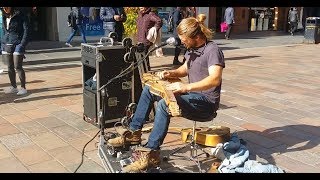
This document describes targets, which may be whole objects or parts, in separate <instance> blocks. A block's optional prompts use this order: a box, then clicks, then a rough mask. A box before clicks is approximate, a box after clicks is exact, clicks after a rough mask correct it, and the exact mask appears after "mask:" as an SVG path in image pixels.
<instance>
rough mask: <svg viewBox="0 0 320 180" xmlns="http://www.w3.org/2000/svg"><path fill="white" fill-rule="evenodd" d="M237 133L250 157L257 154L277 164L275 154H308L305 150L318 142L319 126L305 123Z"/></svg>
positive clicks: (319, 140)
mask: <svg viewBox="0 0 320 180" xmlns="http://www.w3.org/2000/svg"><path fill="white" fill-rule="evenodd" d="M237 133H238V135H239V137H240V138H242V139H243V140H245V141H246V142H247V145H246V146H247V148H248V150H249V152H250V159H252V158H253V159H255V158H256V157H257V156H258V157H260V158H263V159H265V160H267V161H268V163H270V164H277V163H276V162H275V160H274V158H273V156H274V155H276V154H283V153H287V152H300V151H304V152H301V153H304V155H303V156H308V154H307V153H306V151H305V150H308V149H312V148H314V147H316V146H318V145H319V143H320V139H319V136H320V127H319V126H311V125H306V124H297V125H287V126H282V127H275V128H270V129H266V130H264V131H262V132H261V131H255V130H244V131H238V132H237ZM257 139H260V140H259V141H257ZM251 142H255V143H251ZM257 142H258V143H257ZM267 142H269V143H267ZM310 154H311V152H310ZM294 156H296V155H294Z"/></svg>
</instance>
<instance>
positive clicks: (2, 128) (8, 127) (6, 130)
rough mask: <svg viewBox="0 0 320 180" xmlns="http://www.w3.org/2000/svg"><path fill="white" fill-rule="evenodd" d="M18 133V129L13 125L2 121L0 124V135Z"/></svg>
mask: <svg viewBox="0 0 320 180" xmlns="http://www.w3.org/2000/svg"><path fill="white" fill-rule="evenodd" d="M16 133H20V131H19V129H17V128H16V127H14V126H13V125H12V124H9V123H3V124H0V137H2V136H6V135H11V134H16Z"/></svg>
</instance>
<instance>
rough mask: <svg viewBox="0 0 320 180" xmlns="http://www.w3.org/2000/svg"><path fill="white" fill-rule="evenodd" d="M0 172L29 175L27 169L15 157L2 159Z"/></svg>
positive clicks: (0, 160)
mask: <svg viewBox="0 0 320 180" xmlns="http://www.w3.org/2000/svg"><path fill="white" fill-rule="evenodd" d="M0 172H1V173H29V172H30V171H29V170H28V168H26V167H25V166H24V165H23V164H22V163H21V162H20V161H19V160H18V159H16V158H14V157H9V158H4V159H0Z"/></svg>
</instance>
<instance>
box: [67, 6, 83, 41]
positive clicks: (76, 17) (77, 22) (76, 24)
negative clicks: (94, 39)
mask: <svg viewBox="0 0 320 180" xmlns="http://www.w3.org/2000/svg"><path fill="white" fill-rule="evenodd" d="M80 9H81V8H80V7H72V8H71V12H70V14H69V15H68V26H69V27H72V32H71V34H70V36H69V38H68V39H67V42H66V45H67V46H69V47H72V45H71V44H70V42H71V41H72V38H73V37H74V36H75V35H76V34H77V32H78V31H80V33H81V36H82V42H83V43H87V40H86V35H85V33H84V29H83V15H82V13H81V11H80Z"/></svg>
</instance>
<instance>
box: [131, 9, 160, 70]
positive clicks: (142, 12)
mask: <svg viewBox="0 0 320 180" xmlns="http://www.w3.org/2000/svg"><path fill="white" fill-rule="evenodd" d="M152 27H155V28H156V31H157V32H159V31H161V27H162V20H161V18H160V17H159V16H157V15H156V14H155V13H154V12H152V11H151V7H139V14H138V18H137V30H138V32H137V40H138V44H139V43H141V44H143V46H144V51H145V53H148V51H149V48H150V47H151V46H152V45H153V43H152V42H150V41H149V40H148V39H147V35H148V32H149V30H150V29H151V28H152ZM146 62H147V67H144V69H145V70H146V71H149V70H151V68H150V62H149V57H147V58H146Z"/></svg>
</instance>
